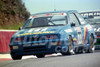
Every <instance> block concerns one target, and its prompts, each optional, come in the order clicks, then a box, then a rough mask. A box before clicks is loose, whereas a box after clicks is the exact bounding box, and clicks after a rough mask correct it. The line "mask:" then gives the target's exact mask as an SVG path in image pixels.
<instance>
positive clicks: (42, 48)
mask: <svg viewBox="0 0 100 67" xmlns="http://www.w3.org/2000/svg"><path fill="white" fill-rule="evenodd" d="M23 50H24V52H38V51H46V45H41V46H31V47H23Z"/></svg>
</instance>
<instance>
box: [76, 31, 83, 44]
mask: <svg viewBox="0 0 100 67" xmlns="http://www.w3.org/2000/svg"><path fill="white" fill-rule="evenodd" d="M77 33H78V35H77V36H78V44H82V33H81V32H77Z"/></svg>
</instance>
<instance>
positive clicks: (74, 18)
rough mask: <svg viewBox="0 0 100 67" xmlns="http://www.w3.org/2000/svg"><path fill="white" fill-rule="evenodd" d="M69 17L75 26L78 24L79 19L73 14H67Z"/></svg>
mask: <svg viewBox="0 0 100 67" xmlns="http://www.w3.org/2000/svg"><path fill="white" fill-rule="evenodd" d="M69 17H70V23H71V24H72V23H75V26H79V21H78V19H77V18H76V16H75V14H73V13H71V14H69Z"/></svg>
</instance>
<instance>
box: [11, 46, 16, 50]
mask: <svg viewBox="0 0 100 67" xmlns="http://www.w3.org/2000/svg"><path fill="white" fill-rule="evenodd" d="M10 49H11V50H13V49H18V46H10Z"/></svg>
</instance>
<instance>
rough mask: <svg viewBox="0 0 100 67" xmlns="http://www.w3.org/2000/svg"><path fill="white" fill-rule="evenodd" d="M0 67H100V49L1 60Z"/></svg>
mask: <svg viewBox="0 0 100 67" xmlns="http://www.w3.org/2000/svg"><path fill="white" fill-rule="evenodd" d="M0 67H100V50H99V51H96V52H94V53H84V54H76V55H69V56H62V55H58V56H48V57H45V58H28V59H22V60H9V61H0Z"/></svg>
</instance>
